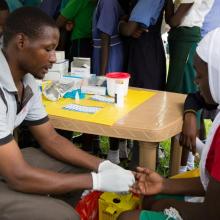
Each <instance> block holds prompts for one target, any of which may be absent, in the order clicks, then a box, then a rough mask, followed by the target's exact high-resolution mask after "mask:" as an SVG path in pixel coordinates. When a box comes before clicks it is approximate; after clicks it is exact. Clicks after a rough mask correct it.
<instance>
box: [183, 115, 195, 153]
mask: <svg viewBox="0 0 220 220" xmlns="http://www.w3.org/2000/svg"><path fill="white" fill-rule="evenodd" d="M196 136H197V126H196V114H195V113H193V112H187V113H185V115H184V120H183V127H182V133H181V135H180V140H179V141H180V145H181V146H183V147H186V148H188V149H189V150H190V151H192V153H193V154H195V153H196Z"/></svg>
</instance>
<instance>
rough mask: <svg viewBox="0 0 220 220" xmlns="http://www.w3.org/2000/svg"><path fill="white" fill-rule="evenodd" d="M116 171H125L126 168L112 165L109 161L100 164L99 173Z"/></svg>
mask: <svg viewBox="0 0 220 220" xmlns="http://www.w3.org/2000/svg"><path fill="white" fill-rule="evenodd" d="M115 169H120V170H125V169H124V168H122V167H120V166H118V165H117V164H114V163H112V162H111V161H109V160H104V161H103V162H101V163H100V164H99V167H98V173H100V172H102V171H105V170H115Z"/></svg>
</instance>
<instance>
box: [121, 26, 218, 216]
mask: <svg viewBox="0 0 220 220" xmlns="http://www.w3.org/2000/svg"><path fill="white" fill-rule="evenodd" d="M219 38H220V28H218V29H216V30H214V31H212V32H210V33H209V34H207V35H206V37H205V38H204V39H203V40H202V41H201V42H200V44H199V46H198V48H197V51H196V52H197V55H196V57H195V62H194V66H195V69H196V72H197V74H196V78H195V82H196V84H197V85H198V87H199V90H200V94H201V95H202V96H203V98H204V100H205V102H206V103H207V104H214V105H215V104H218V105H219V104H220V90H219V86H220V80H219V79H220V67H219V60H220V43H219ZM219 167H220V113H218V115H217V117H216V118H215V120H214V122H213V125H212V128H211V131H210V134H209V136H208V139H207V142H206V144H205V146H204V148H203V150H202V155H201V162H200V177H195V178H185V179H165V178H163V177H161V176H160V175H159V174H157V173H156V172H154V171H151V170H149V169H147V168H138V173H137V174H136V180H137V183H136V184H135V185H134V187H132V191H133V192H135V193H139V194H142V195H145V196H146V197H145V202H146V203H145V207H144V209H147V210H150V211H147V210H144V211H140V210H138V211H135V212H127V213H124V214H122V215H121V217H120V218H119V219H120V220H124V219H126V220H127V219H129V220H133V219H141V220H151V219H152V220H153V219H158V220H159V219H161V220H165V219H178V220H181V219H187V220H193V219H200V220H207V219H212V220H218V219H220V198H219V193H220V172H219ZM157 194H169V198H165V197H164V195H160V198H161V197H162V198H163V199H159V198H158V197H157V196H156V197H155V196H154V195H157ZM174 195H179V196H178V197H177V196H175V197H174ZM185 195H187V196H203V197H204V198H203V200H201V198H200V201H197V202H195V200H194V203H192V202H189V200H188V199H187V197H186V198H185V201H183V200H184V196H185ZM188 198H189V197H188ZM194 199H195V198H194ZM181 200H182V201H181ZM187 201H188V202H187ZM155 211H157V212H155Z"/></svg>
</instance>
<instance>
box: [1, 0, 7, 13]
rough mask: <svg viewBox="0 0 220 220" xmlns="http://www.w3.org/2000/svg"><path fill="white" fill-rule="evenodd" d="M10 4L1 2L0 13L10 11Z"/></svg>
mask: <svg viewBox="0 0 220 220" xmlns="http://www.w3.org/2000/svg"><path fill="white" fill-rule="evenodd" d="M8 10H9V9H8V4H7V3H6V1H5V0H0V11H8Z"/></svg>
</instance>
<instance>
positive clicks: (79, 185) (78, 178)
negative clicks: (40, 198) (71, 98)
mask: <svg viewBox="0 0 220 220" xmlns="http://www.w3.org/2000/svg"><path fill="white" fill-rule="evenodd" d="M0 175H1V176H3V177H4V179H5V181H6V182H7V184H8V186H9V187H11V188H12V189H14V190H16V191H21V192H27V193H39V194H60V193H65V192H70V191H73V190H77V189H91V188H92V176H91V174H61V173H56V172H51V171H48V170H43V169H39V168H34V167H31V166H30V165H29V164H28V163H27V162H26V161H25V160H24V159H23V156H22V154H21V151H20V149H19V147H18V145H17V143H16V142H15V141H14V140H12V141H10V142H9V143H7V144H5V145H1V146H0Z"/></svg>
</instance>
